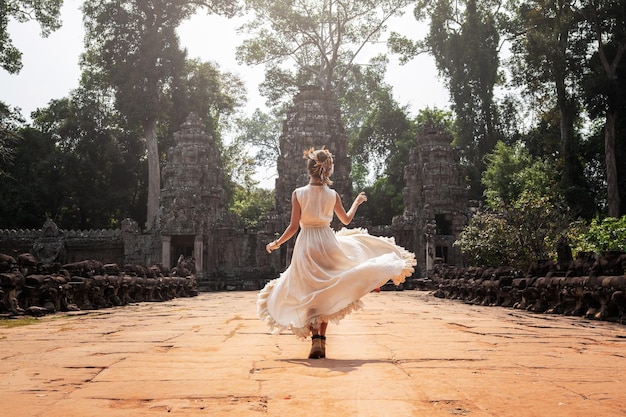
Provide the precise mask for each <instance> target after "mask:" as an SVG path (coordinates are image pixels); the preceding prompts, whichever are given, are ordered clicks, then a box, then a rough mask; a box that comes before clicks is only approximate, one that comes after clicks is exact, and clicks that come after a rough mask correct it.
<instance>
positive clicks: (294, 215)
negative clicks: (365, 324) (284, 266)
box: [265, 191, 302, 253]
mask: <svg viewBox="0 0 626 417" xmlns="http://www.w3.org/2000/svg"><path fill="white" fill-rule="evenodd" d="M301 215H302V209H301V207H300V202H298V198H297V197H296V192H295V191H294V192H293V193H291V219H290V220H289V226H287V228H286V229H285V231H284V232H283V234H282V235H281V236H280V237H279V238H278V239H276V240H275V241H273V242H270V243H268V244H267V245H266V246H265V250H266V251H267V252H268V253H270V252H272V251H273V250H276V249H278V248H279V247H280V245H282V244H283V243H285V242H286V241H288V240H289V239H291V238H292V237H293V235H295V234H296V232H297V231H298V228H299V227H300V216H301Z"/></svg>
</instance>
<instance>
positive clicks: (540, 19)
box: [510, 0, 588, 208]
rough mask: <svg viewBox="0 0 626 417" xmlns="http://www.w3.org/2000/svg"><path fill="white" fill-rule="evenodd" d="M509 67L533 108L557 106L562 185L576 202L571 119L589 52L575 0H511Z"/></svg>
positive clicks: (578, 172)
mask: <svg viewBox="0 0 626 417" xmlns="http://www.w3.org/2000/svg"><path fill="white" fill-rule="evenodd" d="M511 4H512V5H513V6H514V7H515V10H514V11H515V13H516V18H515V22H514V23H515V24H514V25H512V26H511V29H512V33H511V36H512V45H511V51H512V54H513V55H512V60H511V66H510V68H511V70H512V74H513V80H514V82H515V84H516V85H517V86H519V87H522V88H523V89H524V92H525V93H526V95H527V97H528V98H530V99H531V100H532V102H533V104H535V105H536V107H537V108H540V109H543V110H549V109H550V107H551V106H555V107H556V108H558V110H559V124H560V136H561V149H560V154H559V157H560V160H561V164H560V165H561V166H562V168H561V172H562V174H561V184H560V186H561V189H562V192H563V194H564V196H565V198H566V201H567V203H568V204H569V205H570V207H574V208H575V207H577V205H578V204H579V203H580V198H579V197H578V194H579V192H578V187H579V184H580V183H581V181H582V166H581V164H580V160H579V159H578V155H577V152H578V136H577V132H576V123H577V120H578V117H579V107H580V97H579V87H580V82H581V76H582V72H583V70H584V68H585V63H586V58H587V53H588V37H587V32H586V31H584V30H582V29H583V28H582V26H581V24H582V20H583V18H582V15H581V14H580V12H579V10H578V8H577V4H576V2H569V1H547V0H524V1H522V2H521V3H519V4H518V3H517V2H512V3H511Z"/></svg>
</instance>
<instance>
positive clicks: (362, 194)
mask: <svg viewBox="0 0 626 417" xmlns="http://www.w3.org/2000/svg"><path fill="white" fill-rule="evenodd" d="M366 201H367V196H366V195H365V192H364V191H362V192H360V193H359V195H357V196H356V198H355V199H354V202H355V203H356V205H357V206H360V205H361V204H363V203H365V202H366Z"/></svg>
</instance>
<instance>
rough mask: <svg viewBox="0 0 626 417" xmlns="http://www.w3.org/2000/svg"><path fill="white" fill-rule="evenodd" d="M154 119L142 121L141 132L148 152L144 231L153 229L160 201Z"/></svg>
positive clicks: (159, 177)
mask: <svg viewBox="0 0 626 417" xmlns="http://www.w3.org/2000/svg"><path fill="white" fill-rule="evenodd" d="M156 123H157V121H156V118H152V119H149V120H146V121H144V124H143V131H144V135H145V137H146V148H147V150H148V204H147V206H148V216H147V218H146V230H150V229H152V228H153V227H154V224H155V221H156V216H157V211H158V210H159V204H160V200H161V170H160V168H159V144H158V143H157V136H156Z"/></svg>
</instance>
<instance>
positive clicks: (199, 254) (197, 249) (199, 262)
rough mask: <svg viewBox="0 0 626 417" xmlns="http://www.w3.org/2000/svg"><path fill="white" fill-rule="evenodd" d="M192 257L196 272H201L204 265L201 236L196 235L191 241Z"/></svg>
mask: <svg viewBox="0 0 626 417" xmlns="http://www.w3.org/2000/svg"><path fill="white" fill-rule="evenodd" d="M193 257H194V258H195V260H196V271H202V270H203V265H204V239H203V237H202V235H196V238H195V239H194V241H193Z"/></svg>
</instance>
